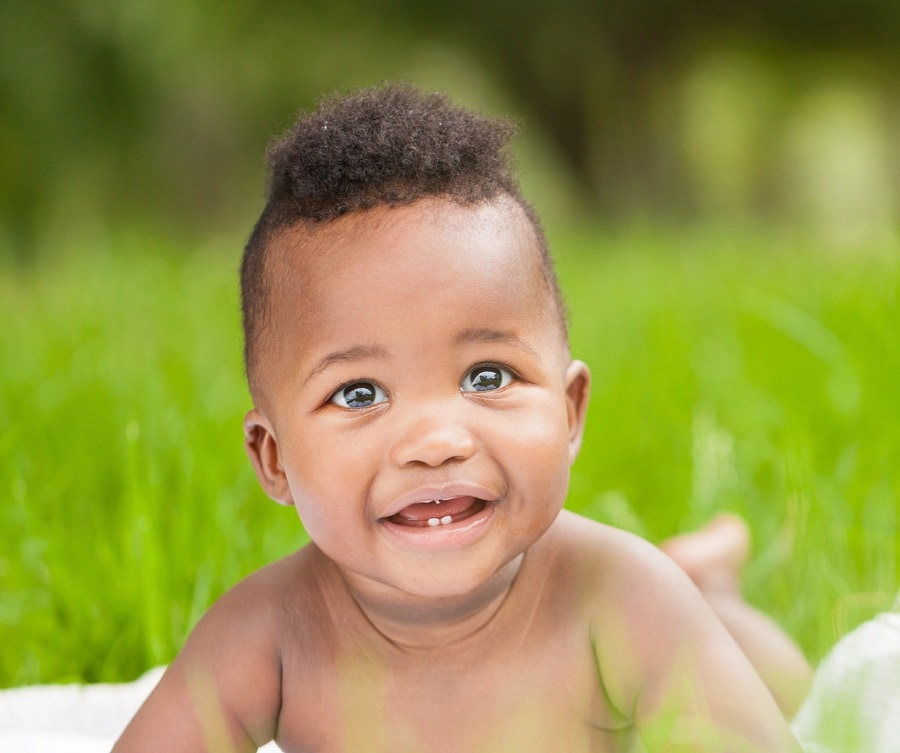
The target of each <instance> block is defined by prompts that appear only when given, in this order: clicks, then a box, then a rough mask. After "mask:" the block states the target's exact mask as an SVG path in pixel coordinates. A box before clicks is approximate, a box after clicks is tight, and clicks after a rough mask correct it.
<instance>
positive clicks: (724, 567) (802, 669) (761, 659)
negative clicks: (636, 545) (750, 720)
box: [661, 513, 813, 719]
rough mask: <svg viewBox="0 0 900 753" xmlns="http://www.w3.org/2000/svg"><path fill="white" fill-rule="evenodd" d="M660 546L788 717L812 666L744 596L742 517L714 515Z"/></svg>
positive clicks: (746, 543)
mask: <svg viewBox="0 0 900 753" xmlns="http://www.w3.org/2000/svg"><path fill="white" fill-rule="evenodd" d="M661 548H662V550H663V551H664V552H665V553H666V554H668V555H669V556H670V557H671V558H672V559H673V560H674V561H675V562H676V563H677V564H678V566H679V567H681V569H682V570H684V571H685V572H686V573H687V574H688V575H689V576H690V577H691V579H692V580H693V581H694V583H695V584H696V585H697V587H698V588H699V589H700V592H701V593H702V594H703V596H704V597H705V598H706V601H707V603H708V604H709V605H710V606H711V607H712V609H713V611H714V612H715V613H716V615H717V616H718V617H719V619H720V620H721V621H722V623H723V624H724V625H725V627H726V628H728V631H729V632H730V633H731V635H732V636H733V637H734V639H735V640H736V641H737V643H738V645H739V646H740V647H741V649H742V650H743V651H744V653H745V654H746V655H747V658H748V659H750V662H751V663H752V664H753V667H754V669H756V671H757V672H758V673H759V675H760V677H762V679H763V681H764V682H765V683H766V686H767V687H768V688H769V690H770V691H771V693H772V695H774V696H775V700H776V701H777V702H778V705H779V707H780V708H781V710H782V712H783V713H784V715H785V716H786V717H787V718H789V719H790V718H791V717H793V716H794V714H796V713H797V710H798V709H799V708H800V705H801V704H802V703H803V700H804V699H805V698H806V696H807V694H808V692H809V688H810V685H811V684H812V678H813V670H812V667H810V665H809V662H807V660H806V657H805V656H804V655H803V652H802V651H801V650H800V648H799V647H798V646H797V645H796V644H795V643H794V642H793V641H792V640H791V639H790V637H789V636H788V635H787V634H786V633H785V632H784V631H783V630H782V629H781V628H780V627H779V626H778V624H777V623H775V622H774V621H773V620H772V619H771V618H770V617H768V616H767V615H765V614H763V613H761V612H760V611H759V610H757V609H754V608H753V607H752V606H751V605H750V604H748V603H747V602H746V601H744V598H743V596H742V594H741V571H742V569H743V567H744V565H745V564H746V562H747V558H748V557H749V554H750V531H749V529H748V527H747V524H746V523H745V522H744V520H743V519H741V518H740V517H738V516H737V515H733V514H730V513H723V514H720V515H718V516H716V517H715V518H713V519H712V520H711V521H710V522H709V523H708V524H707V526H706V527H705V528H703V529H701V530H699V531H694V532H691V533H687V534H682V535H680V536H675V537H673V538H671V539H669V540H667V541H664V542H663V543H662V544H661Z"/></svg>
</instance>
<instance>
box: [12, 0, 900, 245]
mask: <svg viewBox="0 0 900 753" xmlns="http://www.w3.org/2000/svg"><path fill="white" fill-rule="evenodd" d="M898 32H900V3H897V2H896V1H895V0H829V2H827V3H824V2H821V3H812V2H809V1H808V0H758V1H757V2H754V3H750V4H748V3H744V2H737V0H726V2H713V0H688V1H687V2H685V1H684V0H679V1H678V2H676V1H675V0H606V2H600V0H558V2H556V3H553V4H552V5H549V4H547V3H546V2H544V1H543V0H515V1H514V0H494V2H491V3H484V2H481V0H457V2H456V3H453V4H449V3H421V2H416V1H415V0H369V1H368V2H362V0H346V1H345V2H341V3H334V2H333V1H332V0H328V1H327V2H326V0H306V1H305V2H302V3H298V2H296V0H270V2H267V3H265V4H262V3H247V2H238V0H218V1H217V2H213V0H180V1H179V2H175V0H160V1H158V2H154V1H153V0H121V2H112V0H42V2H40V3H35V2H31V0H4V2H3V3H2V4H0V164H2V169H0V241H3V240H4V239H5V242H6V244H7V245H11V246H13V247H19V248H20V249H23V253H24V252H26V251H27V249H29V248H30V247H31V246H32V244H33V243H34V241H35V239H36V238H38V237H40V236H42V235H45V234H46V233H47V232H48V229H52V230H53V233H55V234H56V235H57V236H60V235H63V236H64V235H66V234H68V233H78V232H84V231H87V232H89V233H90V232H92V225H96V226H97V227H95V228H94V229H93V231H96V230H97V229H98V228H99V229H101V230H102V228H103V227H104V226H106V225H108V224H109V223H115V222H127V223H140V222H149V223H153V224H154V225H158V224H160V223H164V224H166V225H167V226H168V227H167V228H166V229H167V230H169V229H171V230H173V231H174V230H176V229H177V228H178V227H182V228H187V229H191V228H200V229H202V230H204V231H208V230H209V228H211V227H219V228H224V229H228V230H231V229H233V228H238V227H240V228H244V229H246V227H247V226H248V223H249V222H250V220H251V218H252V216H253V214H254V212H255V210H256V208H257V206H256V204H257V203H258V200H259V192H260V189H259V186H260V181H261V177H262V169H261V159H260V155H261V153H262V149H263V146H264V144H265V142H266V141H267V139H268V137H269V136H270V135H271V134H272V133H273V132H276V131H278V130H280V129H282V128H284V127H286V126H287V125H288V123H289V121H290V119H291V116H292V114H293V112H294V111H295V110H296V109H297V108H298V107H307V106H309V105H311V104H312V102H313V101H314V99H315V98H317V97H318V96H319V95H320V94H322V93H325V92H328V91H331V90H334V89H338V88H344V89H346V88H353V87H356V86H359V85H365V84H371V83H375V82H378V81H380V80H384V79H392V78H411V79H413V80H421V81H423V82H424V83H428V84H429V85H430V84H431V83H432V82H433V81H439V82H440V83H442V84H443V85H444V86H445V87H446V88H448V89H450V91H451V93H452V94H453V95H454V96H457V97H459V98H461V99H463V100H464V101H466V100H467V98H468V99H469V100H470V103H471V99H475V100H476V101H479V102H480V103H481V104H487V103H486V102H485V101H484V100H487V99H491V100H492V101H496V100H497V98H498V97H500V98H501V99H500V101H499V103H498V104H502V105H503V109H504V110H512V111H514V112H518V113H520V114H521V115H522V116H523V118H524V119H525V121H526V122H527V123H528V124H529V129H528V131H529V133H531V132H539V133H542V134H545V135H546V136H547V138H548V139H549V143H550V145H551V146H552V147H553V149H554V150H555V152H556V153H557V154H559V155H561V159H562V161H563V163H564V165H565V171H566V172H567V173H568V174H569V175H570V176H571V177H572V179H573V180H574V182H575V183H576V185H577V186H579V190H580V193H581V195H582V197H583V198H584V200H585V203H586V205H587V206H589V207H590V208H591V210H592V211H594V212H596V213H600V214H602V215H606V216H610V217H614V216H620V215H623V214H626V215H627V214H629V213H633V212H637V211H652V212H656V213H663V214H665V213H669V214H672V213H674V214H685V213H691V212H697V211H700V210H706V211H710V210H713V211H718V208H720V207H721V206H722V202H716V201H715V200H711V201H707V200H706V199H704V195H705V194H704V192H706V194H709V193H710V192H714V191H719V190H722V188H721V187H722V186H726V189H725V190H730V191H731V192H732V194H733V197H734V203H741V202H744V203H746V202H751V203H753V202H755V203H756V205H757V207H756V208H759V207H763V208H765V207H766V206H767V204H771V203H772V202H775V201H778V200H779V198H780V194H779V190H778V182H779V176H778V171H777V170H774V171H773V170H771V169H768V168H766V169H760V170H759V171H758V174H757V173H754V171H753V170H751V169H750V168H748V167H747V164H749V163H753V162H759V161H760V160H763V159H771V157H768V158H767V157H765V156H764V155H763V154H762V150H764V149H765V148H766V147H768V146H771V144H769V143H767V140H768V139H769V137H771V135H772V134H771V131H770V130H767V128H768V126H767V125H766V123H764V122H763V121H764V120H765V119H767V118H775V119H778V118H781V119H787V118H788V115H787V113H786V112H785V111H784V104H783V101H784V99H785V97H786V96H787V95H791V94H792V93H795V92H802V91H804V90H806V89H808V88H809V87H810V86H811V85H812V83H813V82H814V81H816V80H818V78H819V77H821V76H822V75H832V74H833V75H837V76H848V77H849V79H850V80H851V81H861V82H862V83H863V84H865V86H867V87H868V90H869V91H872V92H874V93H875V94H874V100H873V101H876V102H879V103H883V104H884V110H885V112H884V113H881V114H879V117H882V116H883V118H882V119H883V121H884V122H887V123H893V124H895V125H896V123H897V121H898V118H900V113H898V112H897V96H896V95H897V85H898V76H897V73H898V60H900V59H898V57H897V55H896V49H895V47H896V40H897V39H898V38H900V36H898ZM426 49H432V50H434V49H443V50H450V51H454V53H453V55H452V56H451V57H453V59H454V60H460V59H465V60H468V61H471V63H470V65H469V66H468V67H466V66H465V65H462V66H459V70H456V71H451V72H449V73H447V72H445V73H443V74H442V73H441V72H436V71H435V69H434V68H435V66H434V65H431V66H430V67H429V66H428V65H425V66H423V64H422V51H423V50H426ZM728 49H738V50H742V51H744V53H746V54H747V55H748V56H749V57H750V58H751V59H755V60H763V61H765V62H766V64H767V66H768V68H767V70H768V71H769V73H768V74H766V75H767V76H768V78H765V77H764V80H762V84H763V85H762V87H761V88H760V87H756V89H752V87H750V89H748V92H744V91H743V83H742V81H743V79H736V82H737V84H736V86H731V88H730V89H727V92H726V93H730V94H728V96H724V99H721V106H724V107H730V108H733V109H734V111H735V112H736V113H738V114H736V115H735V116H734V117H733V118H732V120H731V121H730V123H731V125H729V121H728V119H727V118H720V119H718V120H717V122H718V123H719V125H718V126H716V128H710V129H705V130H704V128H700V131H702V132H703V133H708V134H717V133H718V134H720V136H721V139H723V141H722V143H721V144H718V145H715V144H711V145H710V148H711V154H712V155H720V156H721V157H722V158H723V159H726V161H727V159H730V158H731V157H729V155H736V156H734V159H735V164H736V165H737V167H734V168H733V169H735V170H744V173H743V175H744V177H743V178H741V179H740V180H731V179H728V178H727V176H726V177H723V176H722V175H721V174H723V173H724V172H725V171H726V170H731V169H732V167H726V168H723V169H722V170H719V171H718V173H720V175H719V177H715V176H714V173H716V167H715V164H714V161H713V159H712V158H707V159H704V158H703V156H702V155H699V156H698V146H699V148H700V150H702V144H701V143H698V141H697V140H696V139H694V140H693V142H691V140H690V139H688V142H687V143H686V142H685V135H684V133H683V129H684V127H685V124H686V123H687V124H690V123H693V124H694V125H693V126H691V127H692V128H697V127H698V124H702V123H705V122H706V121H707V120H708V119H709V117H710V116H709V113H714V111H715V109H716V108H717V107H719V106H720V104H719V102H720V100H717V99H715V98H713V99H710V100H709V102H708V103H706V104H704V103H705V102H706V100H702V101H700V104H701V105H703V106H702V107H697V106H691V105H692V103H691V101H690V98H691V97H694V96H696V95H697V92H698V91H701V92H705V93H706V95H709V94H710V93H711V92H712V93H713V94H715V92H717V91H726V90H723V89H721V87H719V88H718V89H717V88H716V86H706V87H705V88H702V87H701V88H700V89H698V88H697V87H696V86H694V87H693V88H692V87H691V86H690V85H688V84H689V83H690V81H695V82H696V80H697V79H696V76H694V74H695V73H696V70H697V68H698V66H703V65H707V66H708V65H710V63H709V61H713V63H712V65H715V64H716V63H715V61H716V60H718V59H719V58H717V56H716V54H714V53H716V51H722V50H728ZM426 69H427V70H426ZM473 70H474V71H480V73H478V74H476V75H472V74H471V72H472V71H473ZM460 71H463V73H462V75H457V74H459V73H460ZM692 76H694V78H691V77H692ZM717 80H718V79H717ZM686 81H687V82H688V84H686V83H685V82H686ZM757 83H759V81H757ZM473 86H475V87H476V88H477V87H478V86H481V87H483V88H484V90H485V91H484V92H481V93H477V94H475V95H474V96H472V93H471V91H470V89H471V88H472V87H473ZM766 87H768V92H769V95H770V96H769V97H768V99H767V100H766V103H765V104H766V107H767V108H769V109H768V110H767V111H766V113H765V116H764V117H763V116H757V120H759V121H760V122H759V123H757V124H756V126H754V128H755V130H753V129H750V128H749V126H747V125H746V123H747V120H746V118H745V117H744V116H743V115H740V113H749V114H750V115H751V116H752V113H753V111H754V107H755V106H756V105H755V100H752V99H749V100H748V99H746V97H747V96H750V97H752V96H754V94H753V92H754V91H755V92H756V94H759V91H761V90H762V89H766ZM751 89H752V91H751ZM785 92H786V93H787V94H785ZM716 96H718V95H716ZM729 96H730V99H729ZM686 100H687V105H688V106H686ZM748 103H749V104H748ZM892 108H893V109H892ZM686 113H687V115H689V116H690V117H688V116H687V115H686ZM691 118H693V120H691ZM742 124H743V125H742ZM532 125H533V126H534V127H532ZM738 132H740V133H743V134H744V135H743V136H741V138H740V139H738V138H737V137H736V136H735V134H736V133H738ZM729 139H730V141H729ZM741 139H743V141H742V140H741ZM754 139H755V142H754V144H755V145H754V144H751V145H750V146H748V145H747V144H749V143H750V141H752V140H754ZM890 141H891V143H892V142H893V140H890ZM729 144H730V146H729ZM751 147H752V148H751ZM691 155H693V156H691ZM812 158H813V159H815V157H814V156H813V157H812ZM892 158H894V159H896V158H897V157H896V155H893V157H892ZM698 165H701V167H702V168H703V170H706V173H705V175H706V178H703V177H702V176H701V178H699V179H698V178H697V176H696V175H694V174H693V172H692V171H696V170H697V169H698V167H697V166H698ZM704 165H705V167H703V166H704ZM701 172H702V170H701ZM897 172H898V171H896V170H894V171H893V174H894V175H896V173H897ZM710 176H712V177H710ZM704 181H706V182H704ZM710 181H711V182H710ZM741 181H743V183H742V182H741ZM743 184H746V186H745V187H744V188H741V187H740V186H741V185H743ZM698 186H699V188H698ZM727 186H731V188H730V189H729V188H727ZM735 186H737V188H735ZM251 191H252V192H253V193H251ZM889 191H892V192H893V193H892V196H893V197H894V199H893V201H894V204H893V205H892V206H893V210H892V211H896V197H897V193H898V189H897V185H896V178H894V182H893V184H892V185H891V186H889Z"/></svg>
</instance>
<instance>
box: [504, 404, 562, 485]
mask: <svg viewBox="0 0 900 753" xmlns="http://www.w3.org/2000/svg"><path fill="white" fill-rule="evenodd" d="M497 441H498V442H502V443H504V444H505V445H506V447H507V451H506V453H505V454H506V457H507V458H509V459H510V462H514V463H516V464H517V465H518V466H519V468H520V470H521V473H522V474H523V475H525V476H526V477H527V478H528V479H529V481H530V482H531V483H536V484H538V485H540V486H554V485H558V484H559V483H560V481H565V482H566V483H568V477H569V442H568V420H567V416H566V413H565V406H564V405H555V404H554V405H544V406H535V410H533V411H529V412H528V413H527V414H525V415H522V416H521V417H520V418H519V419H517V420H516V421H514V422H511V423H510V424H509V425H507V426H506V427H505V428H504V429H503V431H502V432H501V435H500V436H498V437H497Z"/></svg>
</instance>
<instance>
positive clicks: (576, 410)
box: [566, 361, 591, 463]
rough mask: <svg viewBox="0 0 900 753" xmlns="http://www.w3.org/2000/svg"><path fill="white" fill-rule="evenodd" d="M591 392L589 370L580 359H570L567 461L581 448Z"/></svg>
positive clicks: (567, 404) (567, 384)
mask: <svg viewBox="0 0 900 753" xmlns="http://www.w3.org/2000/svg"><path fill="white" fill-rule="evenodd" d="M590 392H591V372H590V370H589V369H588V367H587V365H586V364H584V363H583V362H582V361H572V362H571V363H570V364H569V368H568V370H567V371H566V409H567V412H568V417H569V463H574V462H575V458H576V457H578V452H579V450H581V438H582V436H583V435H584V419H585V416H586V415H587V406H588V399H589V397H590Z"/></svg>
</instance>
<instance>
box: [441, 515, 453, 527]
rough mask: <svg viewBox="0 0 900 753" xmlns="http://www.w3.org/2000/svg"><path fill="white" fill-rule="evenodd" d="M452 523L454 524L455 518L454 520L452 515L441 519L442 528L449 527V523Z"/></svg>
mask: <svg viewBox="0 0 900 753" xmlns="http://www.w3.org/2000/svg"><path fill="white" fill-rule="evenodd" d="M452 522H453V518H452V517H451V516H450V515H445V516H444V517H443V518H441V525H442V526H445V525H447V524H448V523H452Z"/></svg>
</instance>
